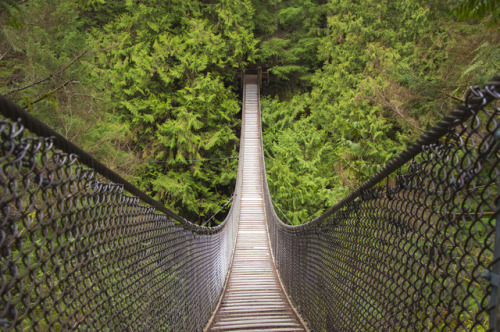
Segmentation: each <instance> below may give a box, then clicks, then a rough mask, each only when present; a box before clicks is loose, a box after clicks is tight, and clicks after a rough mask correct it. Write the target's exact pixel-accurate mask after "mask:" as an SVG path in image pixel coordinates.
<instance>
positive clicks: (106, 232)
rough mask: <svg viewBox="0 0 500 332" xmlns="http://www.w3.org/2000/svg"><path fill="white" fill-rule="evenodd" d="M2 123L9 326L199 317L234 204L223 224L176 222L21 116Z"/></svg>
mask: <svg viewBox="0 0 500 332" xmlns="http://www.w3.org/2000/svg"><path fill="white" fill-rule="evenodd" d="M9 105H10V104H9ZM10 106H12V105H10ZM10 106H9V107H10ZM4 107H5V104H4ZM0 135H1V143H0V165H1V169H0V209H1V215H0V227H1V228H0V251H1V261H0V273H1V280H0V299H1V303H0V327H1V329H2V330H5V331H31V330H38V331H54V330H85V331H87V330H91V331H180V330H184V331H199V330H201V329H203V327H204V325H205V324H206V323H207V321H208V320H209V318H210V316H211V314H212V312H213V310H214V309H215V307H216V306H217V303H218V301H219V297H220V294H221V292H222V289H223V285H224V281H225V278H226V275H227V271H228V267H229V264H230V258H231V255H232V250H233V243H234V239H235V234H236V232H235V231H236V230H235V228H236V224H235V220H234V219H235V218H234V216H237V215H238V211H237V210H238V209H237V205H238V204H234V203H233V209H232V210H231V211H230V212H229V215H228V217H227V219H226V221H225V222H224V223H223V224H222V225H220V226H218V227H216V228H204V227H203V228H202V227H197V226H195V225H191V226H189V225H188V224H189V223H188V222H187V221H184V224H183V225H181V224H179V222H178V221H174V220H173V219H172V218H170V217H168V216H166V215H165V214H163V213H161V212H159V211H158V210H157V209H156V208H155V207H153V206H151V205H150V204H148V203H146V202H144V201H143V200H142V199H140V198H138V197H136V196H134V195H131V194H130V193H128V192H127V191H126V190H125V189H124V187H123V185H122V184H119V183H113V182H111V181H110V180H109V179H107V178H106V177H104V176H102V175H100V174H98V173H97V172H96V171H95V170H93V169H91V168H89V167H87V166H85V165H83V164H82V163H80V161H79V158H78V157H77V156H76V155H74V154H71V153H65V152H62V151H61V150H59V149H57V148H55V146H54V138H51V137H39V136H38V135H35V134H33V133H32V132H30V131H29V130H27V129H26V128H24V122H23V121H20V120H19V121H14V122H13V121H11V120H7V119H6V118H3V119H0ZM188 226H189V227H188Z"/></svg>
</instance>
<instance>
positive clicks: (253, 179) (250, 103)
mask: <svg viewBox="0 0 500 332" xmlns="http://www.w3.org/2000/svg"><path fill="white" fill-rule="evenodd" d="M258 98H259V94H258V85H257V76H255V75H246V79H245V100H244V101H243V102H244V107H243V110H244V114H243V116H244V117H245V120H244V128H243V131H244V133H242V138H243V139H244V142H243V144H244V145H243V146H244V155H243V158H244V163H243V188H242V193H241V208H240V221H239V228H238V237H237V240H236V248H235V253H234V257H233V263H232V267H231V271H230V275H229V279H228V284H227V285H226V290H225V292H224V295H223V298H222V302H221V304H220V305H219V307H218V309H217V311H216V313H215V316H214V318H213V320H212V323H211V325H210V327H209V329H208V331H261V330H262V331H305V329H304V327H303V325H302V323H301V321H300V320H299V319H298V317H297V315H296V313H295V311H294V310H293V308H292V306H291V305H290V303H289V301H288V299H287V297H286V295H285V293H284V291H283V288H282V286H281V283H280V282H279V280H278V276H277V274H276V269H275V266H274V262H273V260H272V256H271V251H270V247H269V240H268V236H267V228H266V224H265V216H264V213H265V212H264V201H263V190H262V175H261V167H262V165H261V157H260V153H261V144H260V136H261V135H260V114H259V100H258Z"/></svg>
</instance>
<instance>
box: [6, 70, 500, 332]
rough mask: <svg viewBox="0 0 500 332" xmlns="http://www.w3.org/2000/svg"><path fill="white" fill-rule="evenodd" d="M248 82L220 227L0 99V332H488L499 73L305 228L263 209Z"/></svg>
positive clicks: (497, 314)
mask: <svg viewBox="0 0 500 332" xmlns="http://www.w3.org/2000/svg"><path fill="white" fill-rule="evenodd" d="M258 77H259V76H258V75H245V76H244V78H243V82H244V85H243V119H242V133H241V140H240V142H241V143H240V144H241V145H240V154H239V167H238V175H237V180H236V188H235V191H234V195H233V200H232V205H231V209H230V211H229V213H228V216H227V218H226V219H225V220H224V222H223V223H222V224H220V225H218V226H214V227H202V226H198V225H195V224H193V223H190V222H189V221H187V220H185V219H183V218H182V217H181V216H178V215H176V214H175V213H173V212H172V211H170V210H168V209H166V208H165V207H164V206H163V205H161V204H159V203H158V202H157V201H155V200H154V199H153V198H151V197H149V196H148V195H147V194H146V193H144V192H142V191H141V190H139V189H138V188H136V187H135V186H133V185H132V184H131V183H129V182H127V181H126V180H124V179H123V178H121V177H120V176H119V175H117V174H116V173H114V172H112V171H111V170H109V169H108V168H106V167H105V166H104V165H102V164H101V163H99V162H98V161H97V160H95V159H94V158H92V157H91V156H90V155H89V154H87V153H86V152H85V151H82V150H81V149H79V148H78V147H77V146H75V145H73V144H72V143H71V142H69V141H67V140H66V139H65V138H64V137H62V136H61V135H60V134H58V133H57V132H55V131H53V130H52V129H51V128H49V127H48V126H46V125H45V124H43V123H42V122H40V121H39V120H37V119H35V118H34V117H33V116H31V115H30V114H29V113H27V112H25V111H24V110H22V109H21V108H20V107H18V106H17V105H15V104H14V103H12V102H11V101H9V100H8V99H6V98H4V97H0V110H1V113H2V115H3V118H1V119H0V134H1V139H2V142H1V144H0V165H1V170H0V181H1V182H0V208H1V215H0V227H1V228H0V251H1V253H2V256H1V257H2V258H1V262H0V271H1V280H0V299H1V303H0V326H1V327H2V329H3V330H5V331H26V330H35V331H59V330H64V331H66V330H84V331H88V330H91V331H312V330H314V331H386V330H455V331H463V330H467V331H497V330H499V329H500V310H499V308H500V296H499V292H498V282H499V273H500V222H499V219H500V213H499V209H500V199H499V198H498V192H499V186H498V182H499V180H500V168H499V159H498V157H499V149H500V128H499V124H498V115H499V113H500V109H499V108H498V99H500V92H499V91H500V77H495V78H494V79H493V80H492V81H491V82H490V83H489V84H487V85H486V86H484V87H483V88H480V87H472V88H471V90H470V93H469V95H468V96H467V100H466V102H465V103H464V104H462V105H460V106H458V107H457V108H456V109H455V110H454V111H452V112H451V113H450V114H449V115H447V116H445V117H444V118H443V119H442V120H441V121H440V122H439V123H438V124H436V125H435V126H434V127H433V128H431V129H430V130H429V131H428V132H426V133H425V134H424V135H423V136H422V137H421V138H420V139H419V140H417V141H416V142H415V143H413V144H412V145H410V146H409V147H408V148H407V149H406V150H405V151H403V152H402V153H401V154H400V155H399V156H397V157H396V158H394V159H393V160H391V161H390V162H389V163H388V164H387V165H386V166H385V167H384V168H383V169H382V170H381V171H380V172H378V173H377V174H375V175H374V176H373V177H372V178H370V179H369V180H368V181H366V182H365V183H363V184H361V185H360V186H359V187H358V188H357V189H356V190H354V191H353V192H352V193H351V194H349V195H348V196H347V197H345V198H344V199H343V200H342V201H340V202H339V203H338V204H336V205H334V206H332V207H331V208H330V209H328V210H327V211H326V212H325V213H324V214H323V215H321V216H320V217H318V218H316V219H314V220H311V221H309V222H308V223H305V224H302V225H299V226H292V225H287V224H285V223H283V222H282V221H281V220H280V219H279V218H278V216H277V215H276V213H275V212H274V209H273V204H272V201H271V196H270V193H269V190H268V186H267V179H266V173H265V163H264V157H263V147H262V131H261V126H260V116H261V114H260V92H259V79H258Z"/></svg>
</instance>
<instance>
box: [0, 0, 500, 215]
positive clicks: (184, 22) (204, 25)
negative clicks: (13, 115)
mask: <svg viewBox="0 0 500 332" xmlns="http://www.w3.org/2000/svg"><path fill="white" fill-rule="evenodd" d="M482 3H483V2H482V1H478V0H466V1H458V0H447V1H435V0H425V1H415V0H405V1H388V0H387V1H386V0H384V1H375V0H368V1H363V2H362V3H361V2H359V1H354V0H348V1H340V0H324V1H307V0H300V1H299V0H289V1H279V0H270V1H261V0H243V1H240V0H238V1H236V0H223V1H184V0H174V1H168V2H166V1H160V0H149V1H109V0H80V1H69V0H43V1H42V0H30V1H13V0H9V1H7V2H3V3H2V4H1V5H0V6H1V7H0V25H1V26H0V28H1V30H0V93H2V94H6V95H7V96H8V97H10V98H12V99H13V100H14V101H16V102H17V103H18V104H20V105H21V106H24V107H27V108H28V109H29V111H30V112H32V113H33V114H35V115H36V116H38V117H40V118H41V119H43V120H44V121H46V122H47V123H49V124H50V125H51V126H53V127H54V128H55V129H56V130H58V131H59V132H61V133H62V134H63V135H65V136H66V137H68V138H69V139H70V140H72V141H74V142H76V143H77V144H78V145H80V146H82V147H83V148H84V149H85V150H87V151H89V152H90V153H92V154H93V155H94V156H95V157H96V158H98V159H100V160H101V161H103V162H104V163H105V164H107V165H108V166H110V167H111V168H112V169H114V170H116V171H117V172H119V173H120V174H122V175H124V176H125V177H127V178H128V179H130V180H132V181H134V182H135V183H136V184H138V185H139V186H140V187H141V188H142V189H144V190H146V191H147V192H149V193H150V194H152V195H153V196H155V197H156V198H158V199H160V200H162V201H163V202H164V203H165V204H166V205H167V206H169V207H170V208H172V209H173V210H174V211H176V212H178V213H179V214H181V215H183V216H185V217H186V218H188V219H190V220H193V221H195V222H198V223H203V222H204V221H206V220H207V219H208V218H210V216H211V215H212V214H213V213H215V212H216V211H217V210H219V208H220V207H221V206H222V205H223V204H224V203H225V202H226V201H227V200H228V199H229V197H230V196H231V194H232V191H233V189H234V188H233V186H234V183H235V178H236V168H237V158H236V157H237V155H238V143H239V141H238V136H239V125H240V101H239V100H240V96H239V93H238V92H239V91H238V89H239V83H238V79H237V78H238V73H239V72H240V71H241V70H242V69H244V68H245V67H246V66H248V65H249V64H254V63H260V64H265V65H266V66H268V67H269V68H270V69H269V71H270V74H271V80H270V84H269V86H266V87H265V88H264V91H263V94H264V97H263V100H262V107H263V120H264V144H265V150H266V167H267V173H268V181H269V185H270V190H271V193H272V196H273V200H274V201H275V203H276V205H277V206H278V207H279V208H280V209H281V210H282V211H283V213H284V214H285V215H286V216H287V218H288V219H289V220H290V222H291V223H295V224H296V223H300V222H304V221H307V220H308V219H310V218H312V217H314V216H317V215H319V214H320V213H321V212H322V211H324V209H325V208H326V207H328V206H331V205H332V204H334V203H335V202H336V201H338V200H339V199H340V198H341V197H342V196H343V195H345V194H346V193H347V192H348V191H349V190H350V189H352V188H353V187H354V186H356V185H357V184H358V183H359V182H360V181H363V180H365V179H367V178H368V177H369V176H371V175H372V174H374V173H375V172H376V171H377V170H379V169H380V168H381V167H382V165H383V164H384V163H385V162H386V161H387V160H389V159H390V158H391V157H392V156H394V155H395V154H397V153H398V152H400V151H401V150H402V149H403V148H404V147H405V145H407V144H408V143H409V142H411V141H412V140H414V139H415V138H416V137H417V136H418V135H420V134H421V133H422V132H424V131H425V130H426V129H428V128H429V127H430V126H432V124H433V123H435V122H436V121H437V120H438V119H439V118H440V117H441V116H442V115H443V114H445V113H447V112H449V111H450V110H451V108H452V107H453V104H454V103H456V102H459V101H461V100H463V98H464V94H465V92H466V90H467V87H468V85H470V84H479V83H484V82H486V81H487V80H489V79H490V78H491V77H492V76H493V75H494V74H496V73H497V72H499V71H500V68H499V67H500V47H499V40H500V33H499V29H498V16H499V9H498V8H497V6H496V5H494V6H490V7H488V8H483V7H481V5H482ZM222 219H223V214H221V215H220V216H219V217H218V220H219V221H220V220H222ZM283 219H285V217H283ZM215 220H217V218H215Z"/></svg>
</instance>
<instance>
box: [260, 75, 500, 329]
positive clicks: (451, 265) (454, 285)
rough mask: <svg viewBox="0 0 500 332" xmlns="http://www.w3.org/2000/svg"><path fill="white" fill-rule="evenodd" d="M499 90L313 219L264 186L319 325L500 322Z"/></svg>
mask: <svg viewBox="0 0 500 332" xmlns="http://www.w3.org/2000/svg"><path fill="white" fill-rule="evenodd" d="M499 91H500V77H496V78H494V79H493V81H492V82H491V83H490V84H488V85H487V86H486V87H485V88H484V89H480V88H478V87H473V88H472V89H471V92H470V94H469V97H468V98H467V103H465V105H462V106H460V107H459V108H458V110H456V111H454V112H453V113H452V114H451V115H450V116H447V117H446V118H444V119H443V120H442V121H441V122H440V123H438V124H437V125H436V126H435V127H434V128H432V129H431V130H430V131H428V132H427V133H426V134H425V135H423V136H422V138H421V139H419V140H418V141H417V142H416V143H415V144H413V145H411V146H410V147H409V148H408V149H406V150H405V151H404V152H403V153H402V154H401V155H400V156H398V157H397V158H395V159H394V160H393V161H391V162H390V163H389V164H388V165H387V166H386V167H385V168H384V169H383V170H382V171H381V172H380V173H378V174H376V175H375V176H374V177H373V178H371V179H370V180H368V181H367V182H366V183H364V184H362V185H361V186H360V187H359V188H358V189H357V190H355V191H354V192H353V193H352V194H350V195H349V196H348V197H346V198H345V199H344V200H342V201H341V202H340V203H339V204H337V205H335V206H334V207H332V208H331V209H330V210H328V211H327V212H326V213H325V214H324V215H322V216H320V217H318V218H316V219H315V220H312V221H310V222H309V223H306V224H303V225H300V226H291V225H286V224H284V223H283V222H281V221H280V220H279V218H278V216H277V215H276V213H275V212H274V210H273V208H272V202H271V199H270V195H269V192H268V189H267V186H264V187H265V191H266V192H265V196H266V199H265V201H266V213H267V218H268V228H269V231H270V239H271V243H272V248H273V254H274V257H275V262H276V266H277V268H278V270H279V274H280V276H281V279H282V281H283V283H284V285H285V288H286V290H287V292H288V294H289V296H290V297H291V299H292V301H293V302H294V304H295V305H296V306H297V308H298V309H299V311H300V312H301V313H302V315H304V317H305V318H306V319H307V320H308V321H309V323H310V324H311V327H312V328H313V329H314V330H315V331H393V330H411V331H421V330H434V331H438V330H439V331H441V330H455V331H485V330H489V331H498V330H500V310H499V308H498V306H499V304H500V297H499V295H498V281H499V272H500V222H499V218H500V213H499V205H500V199H499V198H498V190H499V186H498V183H499V181H500V167H499V147H500V129H499V124H498V119H499V114H500V109H499V108H498V99H499V98H500V94H499ZM264 175H265V174H264ZM495 319H496V320H495Z"/></svg>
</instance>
